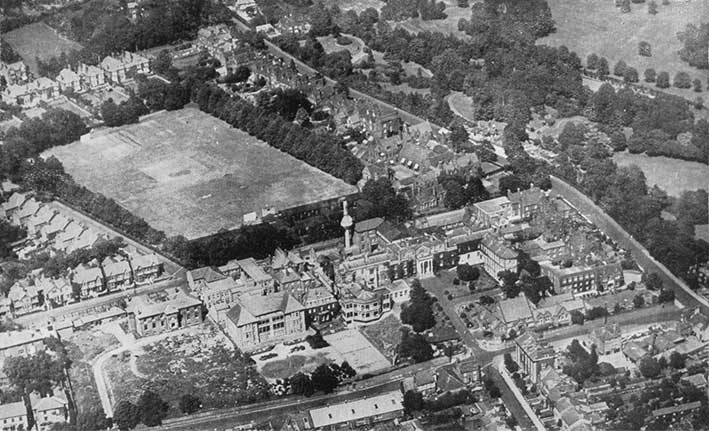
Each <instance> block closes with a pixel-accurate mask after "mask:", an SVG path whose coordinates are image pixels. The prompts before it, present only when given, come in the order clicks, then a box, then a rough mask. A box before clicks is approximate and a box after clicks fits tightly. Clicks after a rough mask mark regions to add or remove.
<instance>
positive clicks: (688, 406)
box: [652, 401, 702, 417]
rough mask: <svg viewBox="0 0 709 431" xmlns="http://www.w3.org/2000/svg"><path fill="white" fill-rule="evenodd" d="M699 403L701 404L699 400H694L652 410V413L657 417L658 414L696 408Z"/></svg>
mask: <svg viewBox="0 0 709 431" xmlns="http://www.w3.org/2000/svg"><path fill="white" fill-rule="evenodd" d="M701 405H702V403H701V402H699V401H694V402H691V403H685V404H680V405H678V406H672V407H665V408H661V409H657V410H653V411H652V415H653V416H654V417H658V416H665V415H669V414H673V413H680V412H685V411H687V410H694V409H698V408H699V407H700V406H701Z"/></svg>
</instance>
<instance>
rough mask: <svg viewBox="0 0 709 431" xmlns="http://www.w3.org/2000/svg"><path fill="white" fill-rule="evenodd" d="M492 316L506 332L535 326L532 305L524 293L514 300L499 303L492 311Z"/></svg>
mask: <svg viewBox="0 0 709 431" xmlns="http://www.w3.org/2000/svg"><path fill="white" fill-rule="evenodd" d="M493 316H494V317H496V318H497V320H499V321H500V322H502V323H503V325H504V327H505V328H506V329H507V330H511V329H514V330H516V331H517V333H518V334H519V333H520V331H522V330H524V329H525V328H528V327H533V326H534V325H535V320H534V312H533V305H532V304H530V302H529V300H528V299H527V297H526V296H525V295H524V293H520V294H519V295H518V296H517V297H515V298H508V299H504V300H502V301H499V302H498V303H497V304H495V308H494V309H493Z"/></svg>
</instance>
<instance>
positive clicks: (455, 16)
mask: <svg viewBox="0 0 709 431" xmlns="http://www.w3.org/2000/svg"><path fill="white" fill-rule="evenodd" d="M443 3H445V4H446V10H445V11H444V12H445V13H446V15H448V17H447V18H446V19H436V20H430V21H424V20H422V19H421V18H410V19H407V20H406V21H402V22H398V23H396V26H397V27H401V28H404V29H406V30H408V31H410V32H412V33H418V32H420V31H431V32H436V31H439V32H441V33H444V34H452V35H453V36H458V37H467V35H466V34H465V33H463V32H462V31H459V30H458V21H459V20H460V19H461V18H465V19H470V14H471V12H470V8H460V7H458V1H457V0H443ZM471 3H472V2H471Z"/></svg>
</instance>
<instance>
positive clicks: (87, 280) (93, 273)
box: [71, 264, 105, 298]
mask: <svg viewBox="0 0 709 431" xmlns="http://www.w3.org/2000/svg"><path fill="white" fill-rule="evenodd" d="M71 283H72V284H73V285H75V286H76V287H77V290H78V291H79V293H80V296H81V298H88V297H89V296H95V295H98V294H99V293H101V292H103V291H104V288H105V287H104V277H103V272H102V271H101V268H99V267H98V266H89V265H86V264H80V265H79V266H77V267H76V268H74V269H73V270H72V275H71Z"/></svg>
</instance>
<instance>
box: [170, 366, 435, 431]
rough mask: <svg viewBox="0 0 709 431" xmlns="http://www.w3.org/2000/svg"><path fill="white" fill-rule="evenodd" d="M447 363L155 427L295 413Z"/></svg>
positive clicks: (376, 390)
mask: <svg viewBox="0 0 709 431" xmlns="http://www.w3.org/2000/svg"><path fill="white" fill-rule="evenodd" d="M446 363H448V358H445V357H443V358H435V359H432V360H430V361H426V362H422V363H420V364H414V365H410V366H407V367H403V368H400V369H397V370H393V371H389V372H387V373H383V374H380V375H377V376H374V377H371V378H369V379H366V380H361V381H358V382H355V383H354V385H348V386H343V387H341V388H340V389H339V390H338V391H336V392H335V394H330V395H319V396H315V397H310V398H306V397H302V396H301V397H294V396H291V397H288V398H285V399H283V398H279V399H275V400H273V401H268V402H262V403H258V404H252V405H246V406H244V407H235V408H232V409H222V410H218V411H210V412H204V413H200V414H197V415H192V416H185V417H181V418H174V419H169V420H167V421H165V423H164V424H163V426H161V427H160V428H158V429H164V430H210V431H212V430H216V429H220V430H222V429H227V428H231V427H234V426H236V425H240V424H247V423H249V422H251V421H255V422H262V421H264V420H265V419H266V418H268V417H269V415H270V416H273V415H283V414H286V413H295V412H298V411H304V410H308V409H312V408H315V407H321V406H324V405H328V404H334V403H339V402H342V401H347V400H353V399H358V398H365V397H367V396H371V395H376V394H380V393H384V392H388V391H392V390H399V389H400V388H401V380H403V379H404V378H405V377H409V376H413V375H414V374H415V373H417V372H419V371H421V370H425V369H429V368H436V367H439V366H441V365H443V364H446Z"/></svg>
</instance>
